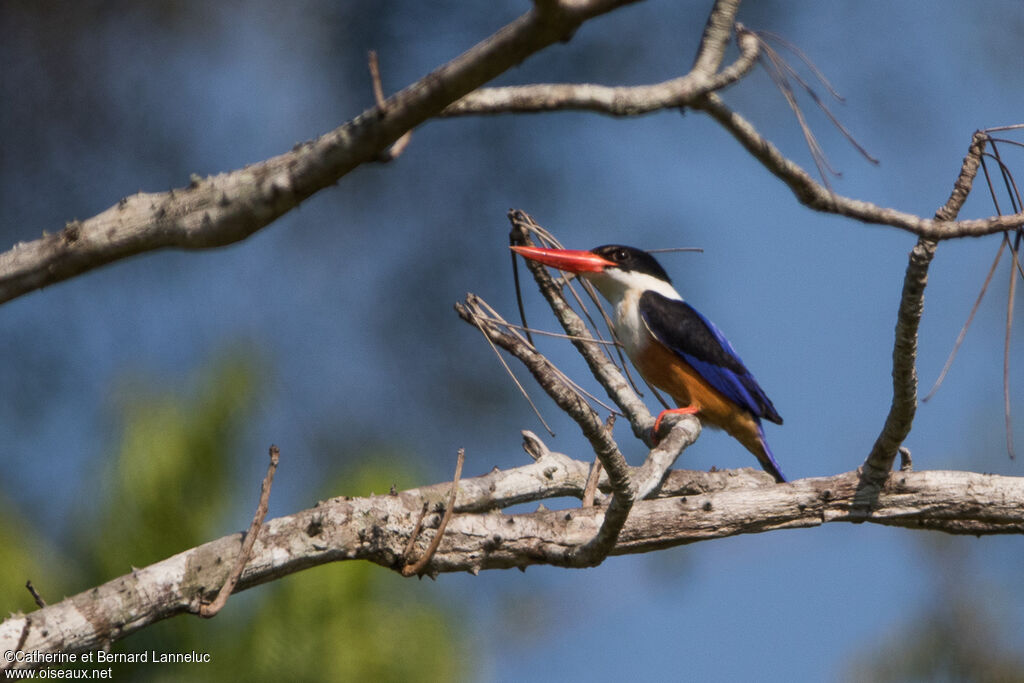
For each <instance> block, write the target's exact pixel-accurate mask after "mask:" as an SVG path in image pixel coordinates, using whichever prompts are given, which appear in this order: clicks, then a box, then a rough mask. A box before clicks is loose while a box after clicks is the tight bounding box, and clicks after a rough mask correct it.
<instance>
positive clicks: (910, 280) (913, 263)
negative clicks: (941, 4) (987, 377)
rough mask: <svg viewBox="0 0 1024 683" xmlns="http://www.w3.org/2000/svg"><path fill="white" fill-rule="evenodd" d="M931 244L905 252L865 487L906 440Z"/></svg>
mask: <svg viewBox="0 0 1024 683" xmlns="http://www.w3.org/2000/svg"><path fill="white" fill-rule="evenodd" d="M987 140H988V135H987V134H985V133H983V132H981V131H978V132H976V133H975V134H974V135H973V137H972V138H971V144H970V147H969V149H968V151H967V155H966V156H965V157H964V161H963V164H961V167H960V174H959V175H958V176H957V179H956V182H955V183H954V184H953V191H952V192H951V193H950V195H949V199H948V200H947V201H946V203H945V204H944V205H943V206H942V207H940V208H939V209H938V211H936V212H935V218H936V220H940V221H952V220H955V219H956V217H957V215H958V214H959V213H960V208H961V207H962V206H963V205H964V202H965V201H966V200H967V196H968V195H969V194H970V192H971V187H972V185H973V184H974V178H975V177H976V176H977V174H978V168H979V167H980V165H981V155H982V153H983V152H984V151H985V144H986V141H987ZM936 245H937V243H936V242H935V241H933V240H930V239H927V238H924V237H922V238H919V239H918V241H917V244H916V245H915V246H914V249H913V250H912V251H911V252H910V261H909V263H908V264H907V272H906V274H905V275H904V278H903V295H902V297H901V299H900V307H899V312H898V313H897V315H896V341H895V343H894V345H893V351H892V380H893V398H892V405H891V406H890V408H889V415H888V416H887V417H886V420H885V425H884V426H883V428H882V432H881V434H879V435H878V439H877V440H876V441H875V444H874V446H873V447H872V448H871V452H870V453H869V454H868V458H867V460H866V461H865V462H864V466H863V471H864V476H865V481H866V483H869V484H871V485H872V486H874V487H877V486H878V485H879V484H880V483H881V482H882V481H883V480H884V479H885V477H886V476H888V473H889V470H891V469H892V464H893V461H894V460H895V459H896V455H897V453H898V451H899V447H900V446H901V445H902V443H903V440H904V439H906V438H907V435H908V434H910V428H911V426H912V425H913V423H914V415H915V414H916V412H917V365H916V362H917V330H918V326H919V324H920V322H921V314H922V313H923V312H924V290H925V286H926V285H927V284H928V266H929V265H930V264H931V262H932V258H933V257H934V256H935V247H936ZM872 498H873V491H871V490H868V489H866V490H865V498H864V502H865V504H870V500H871V499H872Z"/></svg>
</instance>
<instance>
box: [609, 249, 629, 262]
mask: <svg viewBox="0 0 1024 683" xmlns="http://www.w3.org/2000/svg"><path fill="white" fill-rule="evenodd" d="M628 257H629V254H628V253H627V252H626V250H625V249H616V250H615V253H614V254H613V255H612V258H614V259H615V260H616V261H625V260H626V259H627V258H628Z"/></svg>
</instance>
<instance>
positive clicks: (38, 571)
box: [0, 349, 468, 681]
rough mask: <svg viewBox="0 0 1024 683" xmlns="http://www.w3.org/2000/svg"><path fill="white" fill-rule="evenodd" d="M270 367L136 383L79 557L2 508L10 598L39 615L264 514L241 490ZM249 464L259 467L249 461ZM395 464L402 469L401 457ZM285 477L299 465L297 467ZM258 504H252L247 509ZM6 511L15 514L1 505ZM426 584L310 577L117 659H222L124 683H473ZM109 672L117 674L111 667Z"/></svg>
mask: <svg viewBox="0 0 1024 683" xmlns="http://www.w3.org/2000/svg"><path fill="white" fill-rule="evenodd" d="M261 375H262V371H261V366H260V362H259V361H258V359H257V357H256V356H255V355H254V354H251V353H247V352H245V351H242V350H238V349H234V350H232V351H231V352H230V353H223V354H219V355H218V356H216V357H215V358H214V359H213V360H211V361H210V362H209V363H208V364H207V365H206V366H205V367H204V368H202V369H200V370H199V371H198V372H197V373H196V374H195V376H194V377H193V378H192V379H191V381H190V382H189V385H190V386H189V388H187V389H179V390H174V389H170V390H168V389H164V388H156V384H155V383H148V382H147V381H146V380H145V378H142V377H136V378H133V379H130V380H128V381H126V382H125V383H124V384H123V386H122V388H121V389H120V390H119V392H118V396H117V401H116V404H117V405H118V409H117V412H118V414H119V418H118V419H119V421H120V434H121V436H120V440H119V443H118V444H117V445H116V448H115V449H114V456H112V458H111V462H110V464H109V466H108V467H106V468H105V470H104V475H103V478H102V481H100V482H97V483H96V495H95V496H91V497H90V500H91V501H92V502H94V503H95V504H96V505H97V506H98V507H97V509H96V510H86V511H83V514H82V518H81V519H82V521H81V522H80V523H78V524H77V529H78V535H77V536H76V538H75V542H74V543H73V546H74V547H73V548H72V549H70V550H68V551H61V550H58V549H56V548H53V547H48V546H45V545H43V544H42V543H40V542H39V541H37V540H35V539H36V536H35V535H34V534H32V533H31V524H30V523H29V522H28V520H25V519H23V518H21V517H19V516H18V515H17V514H15V513H14V512H13V511H11V510H6V509H0V544H2V547H3V548H4V562H2V563H0V600H2V603H3V604H4V605H7V606H9V607H10V608H11V609H20V610H24V611H30V610H31V609H34V608H35V605H34V604H33V602H32V598H31V597H30V595H29V593H28V591H27V590H25V589H24V588H23V586H24V584H25V581H26V579H27V578H31V579H32V580H33V582H34V583H35V585H36V586H37V588H38V589H39V591H40V593H41V594H43V596H44V598H49V599H51V600H56V599H58V598H59V597H60V595H61V592H60V591H64V592H65V593H67V594H74V593H77V592H79V591H82V590H86V589H88V588H90V587H91V586H94V585H98V584H100V583H103V582H106V581H109V580H110V579H112V578H115V577H117V576H119V575H121V574H123V573H125V572H127V571H129V570H130V568H131V567H132V566H136V567H141V566H145V565H147V564H150V563H152V562H156V561H159V560H161V559H163V558H165V557H168V556H170V555H173V554H174V553H177V552H180V551H182V550H185V549H188V548H191V547H193V546H196V545H199V544H200V543H203V542H206V541H209V540H211V539H214V538H217V537H218V536H222V535H225V534H227V533H231V532H232V531H234V529H230V528H226V527H225V522H224V520H225V517H226V516H227V513H228V512H229V511H231V510H232V509H235V508H237V507H238V506H242V507H243V508H244V507H248V506H250V505H254V504H255V500H256V497H255V494H256V492H246V491H240V490H239V487H238V486H237V483H236V482H237V477H236V476H235V474H236V473H237V469H236V468H238V467H239V466H240V464H241V462H242V459H241V458H240V457H239V455H240V454H239V441H240V438H239V437H240V434H241V432H242V427H243V425H245V424H246V422H247V420H250V419H251V417H252V410H253V405H254V402H253V398H252V397H253V396H255V395H256V393H257V392H258V391H259V387H260V382H261ZM245 462H246V463H247V464H246V466H250V465H251V464H252V463H253V462H255V460H254V459H253V458H247V459H246V460H245ZM388 462H389V463H390V462H393V460H392V459H390V458H389V459H388ZM360 463H362V464H361V465H360V466H359V468H358V469H357V470H355V471H349V472H338V473H336V475H335V476H333V477H328V478H326V479H325V482H326V485H325V488H324V491H323V492H322V493H323V495H324V497H327V496H328V495H337V494H338V493H339V492H344V493H346V494H348V495H363V494H369V493H370V492H372V491H374V490H376V491H381V490H386V489H387V488H389V487H390V486H391V484H392V482H395V481H396V480H401V479H404V478H406V476H407V473H403V472H399V471H395V470H394V469H390V470H389V469H384V468H381V467H377V466H375V465H374V464H373V463H374V459H373V458H372V457H366V458H361V459H360ZM281 467H282V468H285V469H286V468H287V467H288V462H287V458H285V459H283V462H282V465H281ZM245 493H252V494H253V496H252V500H239V499H238V498H239V497H240V496H244V495H245ZM0 505H2V503H0ZM419 585H420V584H419V583H418V582H416V581H410V580H405V579H402V578H401V577H399V576H397V575H394V574H391V573H389V572H387V571H385V570H382V569H380V568H379V567H375V566H371V565H369V564H366V563H341V564H333V565H328V566H323V567H317V568H314V569H311V570H307V571H304V572H301V573H300V574H299V575H294V576H290V577H287V578H285V579H283V580H280V581H276V582H273V583H271V584H269V585H263V586H260V587H258V588H255V589H253V590H252V591H250V592H249V593H243V594H240V595H236V596H234V597H232V599H231V601H229V603H228V605H227V607H226V608H225V610H224V611H223V612H221V614H220V615H218V616H217V617H216V618H214V619H212V620H208V621H207V620H201V619H199V618H197V617H191V616H179V617H175V618H172V619H169V620H167V621H165V622H162V623H159V624H157V625H155V626H154V627H151V628H148V629H145V630H143V631H142V632H141V633H139V634H137V635H135V636H131V637H129V638H127V639H125V640H122V641H119V642H117V643H115V644H114V646H113V651H114V652H126V653H133V652H148V651H150V650H153V651H156V652H158V653H159V652H166V653H188V652H191V651H193V650H195V651H197V652H205V653H209V654H210V657H211V662H210V663H209V664H152V663H145V664H114V665H113V667H114V676H115V678H116V679H117V680H145V681H160V680H182V677H183V676H187V678H188V680H193V681H206V680H209V681H223V680H251V681H259V680H299V681H338V680H411V679H445V680H452V679H456V678H459V677H460V674H461V675H465V673H466V670H467V666H468V660H467V654H468V653H466V652H464V651H461V650H460V649H459V645H458V643H459V642H460V640H461V639H460V637H459V633H458V628H457V626H456V623H457V621H456V617H457V614H456V613H455V612H454V610H453V609H452V608H451V607H449V606H443V605H440V604H437V603H436V602H434V601H432V600H430V599H427V598H424V597H423V596H422V594H423V591H420V590H417V587H418V586H419ZM105 666H106V665H104V668H105Z"/></svg>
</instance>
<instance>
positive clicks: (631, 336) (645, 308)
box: [511, 244, 786, 482]
mask: <svg viewBox="0 0 1024 683" xmlns="http://www.w3.org/2000/svg"><path fill="white" fill-rule="evenodd" d="M511 249H512V250H513V251H514V252H516V253H517V254H520V255H521V256H524V257H525V258H528V259H531V260H534V261H538V262H540V263H543V264H544V265H547V266H551V267H553V268H558V269H559V270H564V271H568V272H571V273H576V274H578V275H579V276H580V277H582V278H584V279H586V280H587V281H589V282H591V283H593V285H594V286H595V287H596V288H597V291H599V292H600V293H601V295H602V296H603V297H604V298H605V299H607V300H608V302H609V303H610V304H611V305H612V306H613V307H614V316H613V321H614V330H615V337H616V338H617V339H618V341H619V343H621V344H622V346H623V348H624V349H625V351H626V355H627V356H629V360H630V361H631V362H632V363H633V365H634V366H635V367H636V369H637V370H638V371H639V372H640V374H641V375H642V376H643V378H644V379H645V380H647V381H648V382H650V383H651V384H652V385H654V386H656V387H658V388H659V389H661V390H663V391H665V392H666V393H668V394H669V395H670V396H671V397H672V399H673V400H674V401H675V403H676V405H677V406H678V407H677V408H672V409H668V410H663V411H661V413H660V414H659V415H658V418H657V420H655V422H654V429H653V434H654V435H655V438H657V434H658V427H659V426H660V425H661V421H662V419H664V417H665V416H666V415H669V414H673V413H675V414H683V415H696V416H697V417H698V418H699V419H700V421H701V423H702V424H706V425H709V426H711V427H714V428H717V429H724V430H725V431H726V432H728V433H729V435H730V436H732V437H733V438H735V439H736V440H737V441H739V442H740V443H741V444H743V446H745V447H746V449H747V450H748V451H750V452H751V453H753V454H754V456H755V457H756V458H757V460H758V462H760V463H761V467H763V468H764V470H765V471H766V472H768V474H770V475H772V476H773V477H775V480H776V481H778V482H785V481H786V478H785V476H783V474H782V470H781V469H780V468H779V464H778V463H777V462H776V461H775V456H774V455H772V451H771V449H770V448H768V442H767V441H766V440H765V436H764V429H763V428H762V427H761V420H762V419H764V420H768V421H769V422H774V423H776V424H782V418H781V417H780V416H779V413H778V412H777V411H776V410H775V406H773V405H772V402H771V400H770V399H769V398H768V396H767V395H766V394H765V392H764V390H763V389H761V387H760V385H759V384H758V383H757V380H756V379H754V376H753V375H752V374H751V373H750V371H749V370H747V367H746V366H745V365H744V364H743V361H742V360H740V357H739V356H738V355H737V354H736V351H735V350H734V349H733V348H732V344H730V343H729V342H728V340H726V338H725V336H724V335H723V334H722V333H721V332H720V331H719V330H718V328H717V327H715V325H714V323H712V322H711V321H710V320H708V319H707V318H705V317H704V316H703V315H701V314H700V313H699V312H697V309H695V308H693V307H692V306H690V304H688V303H686V302H685V301H683V297H681V296H680V295H679V292H677V291H676V289H675V287H673V286H672V280H671V279H670V278H669V276H668V273H666V272H665V269H664V268H662V267H661V264H659V263H658V262H657V261H656V260H655V258H654V257H653V256H651V255H650V254H649V253H647V252H646V251H643V250H642V249H636V248H634V247H626V246H623V245H620V244H607V245H604V246H600V247H595V248H594V249H591V250H590V251H577V250H572V249H546V248H541V247H520V246H513V247H511Z"/></svg>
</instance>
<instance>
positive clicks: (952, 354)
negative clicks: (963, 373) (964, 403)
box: [921, 241, 1006, 403]
mask: <svg viewBox="0 0 1024 683" xmlns="http://www.w3.org/2000/svg"><path fill="white" fill-rule="evenodd" d="M1004 247H1006V242H1005V241H1004V242H1000V244H999V250H998V251H996V258H995V260H994V261H992V266H991V267H990V268H989V269H988V275H986V276H985V282H984V284H982V285H981V291H980V292H978V298H977V299H975V300H974V306H972V307H971V312H970V313H969V314H968V315H967V321H966V322H965V323H964V325H963V327H961V328H960V334H959V335H957V338H956V342H955V343H954V344H953V350H952V351H950V352H949V357H948V358H946V364H945V365H943V366H942V372H940V373H939V378H938V379H936V380H935V384H934V385H933V386H932V388H931V391H929V392H928V395H927V396H925V397H924V398H923V399H921V402H922V403H925V402H927V401H928V400H929V399H931V397H932V396H934V395H935V392H936V391H938V390H939V387H940V386H942V382H943V381H944V380H945V379H946V375H947V374H948V373H949V369H950V368H951V367H953V361H954V359H956V354H957V352H959V351H960V345H961V344H963V343H964V338H965V337H966V336H967V330H968V329H969V328H970V326H971V323H972V322H973V321H974V315H975V314H976V313H977V312H978V308H979V307H980V306H981V300H982V299H984V298H985V292H987V291H988V286H989V283H990V282H992V276H993V275H995V274H996V267H997V266H998V265H999V258H1000V257H1001V256H1002V255H1003V248H1004Z"/></svg>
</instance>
